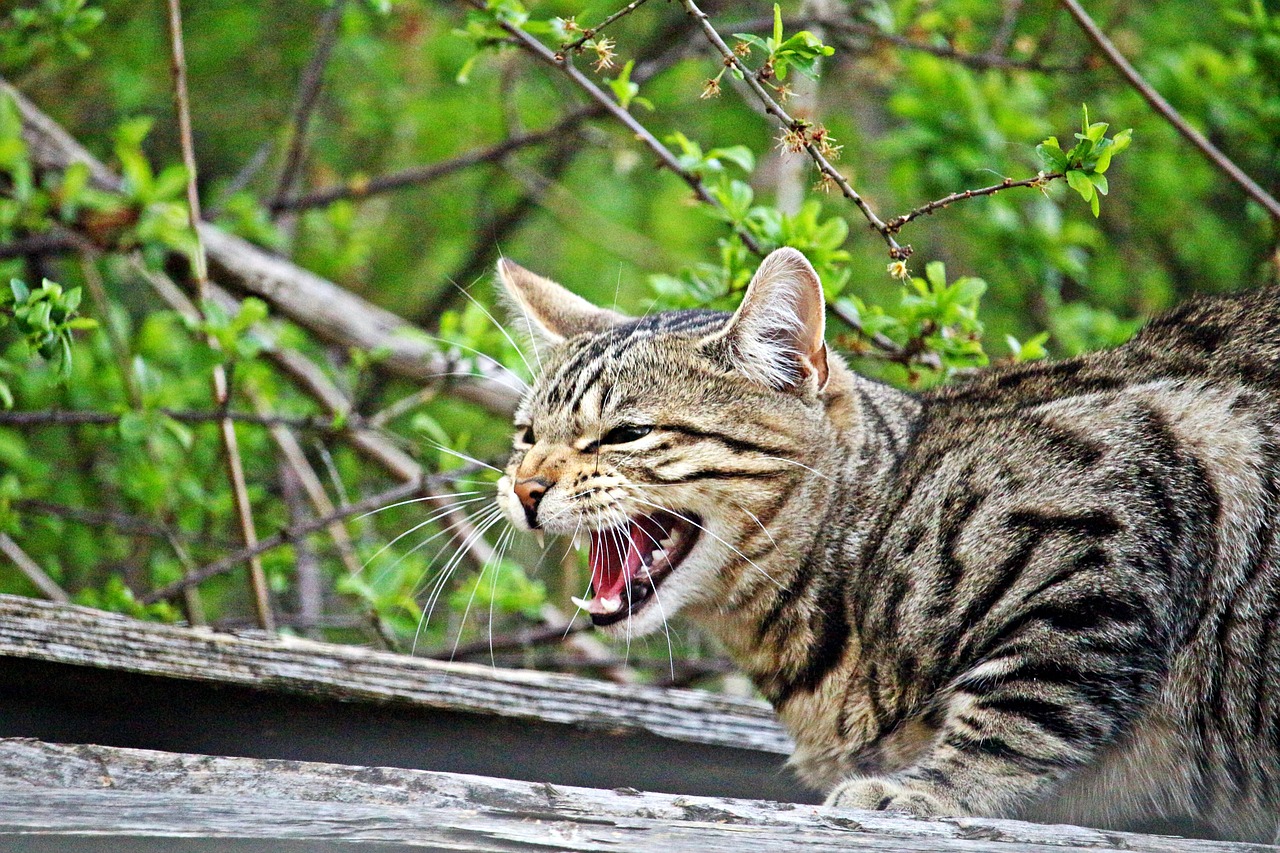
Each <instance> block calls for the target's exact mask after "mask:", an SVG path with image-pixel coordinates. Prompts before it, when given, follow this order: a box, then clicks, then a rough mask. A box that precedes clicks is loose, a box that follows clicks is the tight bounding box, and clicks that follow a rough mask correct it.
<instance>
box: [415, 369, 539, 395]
mask: <svg viewBox="0 0 1280 853" xmlns="http://www.w3.org/2000/svg"><path fill="white" fill-rule="evenodd" d="M495 363H496V362H495ZM446 376H470V377H473V378H475V379H486V380H488V381H490V382H497V383H498V384H499V385H506V386H507V387H508V388H511V390H513V391H527V390H528V389H529V383H528V382H525V381H524V380H523V379H521V378H520V377H519V376H517V375H516V374H515V373H512V372H511V371H509V370H508V371H507V372H506V373H504V374H502V375H501V376H492V375H490V374H487V373H481V372H479V371H478V370H444V371H441V372H440V373H428V374H425V375H424V376H423V377H422V378H423V379H443V378H444V377H446ZM508 376H510V377H512V378H513V379H515V380H516V381H518V382H519V383H520V387H519V388H512V387H511V385H509V384H507V383H505V382H504V381H503V380H504V379H505V378H506V377H508Z"/></svg>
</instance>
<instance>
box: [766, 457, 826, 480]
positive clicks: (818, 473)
mask: <svg viewBox="0 0 1280 853" xmlns="http://www.w3.org/2000/svg"><path fill="white" fill-rule="evenodd" d="M760 458H761V459H768V460H770V461H773V462H786V463H788V464H789V465H798V466H799V467H801V468H803V469H804V470H806V471H808V472H810V473H811V474H814V475H815V476H818V477H821V478H822V479H824V480H827V481H828V482H831V483H834V482H836V480H835V479H834V478H832V477H828V476H827V475H826V474H824V473H822V472H821V471H816V470H814V469H813V468H810V467H809V466H808V465H806V464H804V463H803V462H797V461H796V460H794V459H788V458H787V457H785V456H761V457H760Z"/></svg>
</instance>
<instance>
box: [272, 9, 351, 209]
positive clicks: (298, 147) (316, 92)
mask: <svg viewBox="0 0 1280 853" xmlns="http://www.w3.org/2000/svg"><path fill="white" fill-rule="evenodd" d="M346 5H347V0H333V3H332V4H331V5H330V6H329V8H328V9H326V10H325V13H324V16H323V17H321V19H320V26H319V32H318V34H317V35H316V47H315V51H314V52H313V53H312V54H311V60H310V61H309V62H308V63H307V67H306V69H304V70H303V72H302V77H301V79H300V80H299V82H298V94H297V97H296V98H295V100H294V107H293V121H292V124H291V125H290V131H289V147H288V149H287V150H286V151H285V157H284V167H283V168H282V169H281V170H280V182H279V184H278V185H277V186H276V194H275V198H276V199H282V198H284V197H285V196H286V195H288V194H289V193H290V192H292V191H293V186H294V184H295V183H297V180H298V172H299V170H300V169H301V168H302V161H303V158H304V156H305V154H306V150H307V131H308V129H309V128H310V126H311V114H312V113H313V112H314V111H315V108H316V103H317V102H318V101H319V98H320V89H321V87H322V86H323V85H324V69H325V66H327V65H328V64H329V57H330V56H331V55H332V54H333V46H334V44H336V43H337V41H338V25H339V24H341V23H342V11H343V9H344V8H345V7H346ZM271 208H272V209H273V210H274V209H275V205H274V204H272V205H271Z"/></svg>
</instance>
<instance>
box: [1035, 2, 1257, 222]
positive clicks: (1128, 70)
mask: <svg viewBox="0 0 1280 853" xmlns="http://www.w3.org/2000/svg"><path fill="white" fill-rule="evenodd" d="M1060 2H1061V3H1062V6H1063V8H1065V9H1066V10H1067V11H1068V12H1070V13H1071V17H1073V18H1075V21H1076V23H1077V24H1079V26H1080V29H1081V30H1083V31H1084V34H1085V35H1086V36H1088V37H1089V40H1090V41H1092V42H1093V43H1094V44H1095V45H1096V46H1097V47H1098V49H1099V50H1100V51H1102V54H1103V56H1105V57H1106V58H1107V61H1108V62H1110V63H1111V64H1112V65H1113V66H1115V68H1116V70H1117V71H1119V72H1120V76H1122V77H1124V79H1125V80H1127V81H1128V82H1129V85H1130V86H1132V87H1133V88H1134V90H1135V91H1137V93H1138V94H1139V95H1141V96H1142V99H1143V100H1145V101H1146V102H1147V103H1148V104H1150V105H1151V108H1152V109H1153V110H1155V111H1156V112H1157V113H1159V114H1160V115H1161V116H1162V117H1163V118H1164V120H1165V121H1167V122H1169V124H1171V125H1173V127H1174V129H1175V130H1177V131H1178V133H1180V134H1182V136H1183V137H1184V138H1185V139H1186V140H1187V141H1188V142H1190V143H1191V144H1192V145H1194V146H1195V147H1196V148H1197V149H1199V151H1200V153H1201V154H1203V155H1204V156H1205V157H1206V158H1207V159H1208V160H1209V162H1210V163H1212V164H1213V165H1214V166H1216V167H1218V169H1220V170H1221V171H1222V172H1223V173H1224V174H1225V175H1226V176H1227V177H1229V178H1231V180H1233V181H1235V182H1236V183H1237V184H1239V185H1240V188H1241V189H1243V190H1244V191H1245V193H1246V194H1247V195H1248V196H1249V197H1250V198H1252V199H1253V200H1254V201H1256V202H1257V203H1258V204H1260V205H1262V207H1263V208H1265V209H1266V211H1267V213H1268V214H1270V215H1271V218H1272V219H1275V220H1280V202H1277V201H1276V199H1275V198H1274V197H1273V196H1272V195H1271V194H1270V193H1269V192H1267V191H1266V190H1264V189H1263V188H1262V187H1261V186H1259V185H1258V183H1257V181H1255V180H1254V179H1253V178H1251V177H1249V176H1248V175H1247V174H1246V173H1245V171H1244V170H1243V169H1241V168H1240V167H1239V166H1237V165H1236V164H1235V162H1234V161H1232V159H1231V158H1230V157H1228V156H1227V155H1226V154H1224V153H1222V151H1221V150H1220V149H1219V148H1218V147H1217V146H1216V145H1214V144H1213V143H1212V142H1210V141H1209V140H1208V138H1207V137H1206V136H1205V135H1204V134H1203V133H1201V132H1200V131H1198V130H1196V129H1195V128H1194V127H1192V126H1191V125H1190V124H1188V123H1187V120H1186V119H1184V118H1183V117H1182V114H1181V113H1179V112H1178V111H1177V110H1175V109H1174V108H1173V105H1172V104H1170V103H1169V102H1168V101H1166V100H1165V99H1164V98H1163V97H1162V96H1161V95H1160V93H1159V92H1157V91H1156V90H1155V89H1154V88H1152V86H1151V84H1150V83H1148V82H1147V81H1146V80H1145V79H1143V77H1142V75H1141V74H1139V73H1138V70H1137V69H1136V68H1134V67H1133V65H1132V64H1131V63H1130V62H1129V60H1127V59H1125V58H1124V54H1122V53H1121V52H1120V51H1119V50H1118V49H1117V48H1116V46H1115V45H1114V44H1113V43H1112V42H1111V39H1109V38H1107V36H1106V33H1104V32H1102V29H1101V28H1099V26H1098V25H1097V23H1095V22H1094V20H1093V18H1091V17H1089V13H1088V12H1086V11H1085V10H1084V7H1082V6H1081V5H1080V4H1079V3H1078V2H1076V0H1060Z"/></svg>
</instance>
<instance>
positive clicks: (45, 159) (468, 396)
mask: <svg viewBox="0 0 1280 853" xmlns="http://www.w3.org/2000/svg"><path fill="white" fill-rule="evenodd" d="M0 95H4V96H8V97H11V98H13V100H14V102H15V103H16V104H17V106H18V111H19V113H20V114H21V115H22V133H23V139H24V140H25V141H26V143H27V146H28V149H29V151H30V156H31V158H32V161H33V163H34V164H35V165H36V167H37V169H40V170H44V171H62V170H64V169H66V168H67V166H69V165H70V164H72V163H85V164H86V165H87V166H88V167H89V173H90V176H91V179H92V180H93V182H94V183H95V184H96V185H97V186H98V187H99V188H101V189H105V190H108V191H111V192H119V191H120V188H121V182H120V178H119V176H117V175H116V174H115V173H113V172H112V171H111V170H110V169H108V168H107V167H106V166H105V165H104V164H103V163H102V162H101V161H99V160H98V159H96V158H95V157H94V156H93V155H92V154H90V153H89V152H88V151H87V150H85V148H84V147H83V146H82V145H80V144H79V143H78V142H76V140H75V139H74V138H73V137H72V136H71V135H70V134H69V133H67V132H66V131H65V130H64V129H63V128H62V127H60V126H59V125H58V123H57V122H55V121H54V120H53V119H51V118H49V116H47V115H45V114H44V113H43V112H41V111H40V109H39V108H37V107H36V106H35V105H34V104H33V103H31V101H29V100H28V99H27V98H26V97H25V96H24V95H23V94H22V93H21V92H19V91H18V90H17V89H15V88H14V87H13V86H11V85H10V84H9V83H8V82H7V81H5V80H4V79H3V78H0ZM200 236H201V239H202V240H203V241H204V243H205V248H206V251H207V253H208V257H209V265H210V269H211V271H212V274H213V277H214V280H215V281H217V282H218V283H220V284H222V285H224V286H225V287H227V288H230V289H231V290H234V291H236V292H237V293H239V294H241V295H252V296H257V297H259V298H261V299H264V300H266V301H267V302H268V303H270V304H271V305H272V307H274V308H275V310H276V311H278V312H279V313H281V314H282V315H284V316H286V317H288V318H289V319H291V320H293V321H294V322H295V323H297V324H298V325H300V326H302V327H303V328H306V329H308V330H309V331H311V332H312V333H314V334H315V335H316V336H317V337H319V338H321V339H322V340H325V341H327V342H329V343H333V344H337V345H340V346H344V347H356V348H359V349H364V350H375V349H381V350H383V351H385V352H387V353H388V356H387V358H386V359H384V360H381V361H380V362H379V363H378V367H379V369H383V370H386V371H388V372H390V373H392V374H394V375H397V376H401V377H404V378H406V379H410V380H413V381H417V382H422V383H424V384H433V385H440V384H446V385H448V386H449V388H450V392H451V393H452V394H454V395H455V396H457V397H458V398H460V399H464V400H468V401H469V402H473V403H476V404H478V405H481V406H483V407H485V408H487V409H489V410H491V411H493V412H497V413H499V414H503V415H505V414H509V413H510V412H511V411H513V410H514V409H515V406H516V403H517V402H518V401H519V398H520V389H521V381H520V379H519V378H518V377H516V376H515V375H514V374H512V373H511V372H510V371H508V370H507V369H506V368H505V367H503V366H502V365H501V364H499V363H498V362H496V361H493V360H491V359H483V358H482V359H476V360H472V359H467V367H468V369H470V370H473V371H474V375H473V376H466V377H459V376H452V375H449V374H453V373H456V372H457V370H458V369H459V368H458V367H457V365H456V364H455V363H454V362H453V360H451V359H449V358H448V357H447V356H445V355H444V354H443V353H441V352H440V350H439V349H438V348H437V347H436V345H435V342H434V340H433V339H431V338H430V337H429V336H428V335H427V334H426V333H425V332H424V331H423V330H421V329H419V328H418V327H416V326H414V325H413V324H412V323H409V322H407V321H406V320H404V319H402V318H401V317H398V316H397V315H395V314H393V313H391V312H390V311H387V310H385V309H383V308H379V307H378V306H376V305H374V304H372V303H370V302H368V301H367V300H365V299H362V298H361V297H359V296H356V295H355V294H354V293H351V292H350V291H348V290H345V289H343V288H341V287H339V286H338V285H336V284H334V283H333V282H330V281H327V280H326V279H324V278H321V277H320V276H318V275H316V274H315V273H312V272H309V271H307V270H305V269H303V268H302V267H299V266H297V265H296V264H294V263H292V262H291V261H289V260H288V259H286V258H282V257H279V256H277V255H273V254H271V253H270V252H267V251H265V250H263V249H260V248H259V247H257V246H255V245H253V244H252V243H249V242H248V241H246V240H242V239H240V238H239V237H236V236H233V235H231V234H228V233H226V232H225V231H222V230H221V229H219V228H218V227H216V226H214V225H210V224H208V223H202V224H201V225H200Z"/></svg>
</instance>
